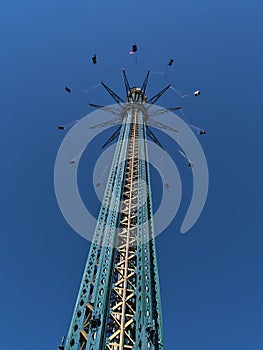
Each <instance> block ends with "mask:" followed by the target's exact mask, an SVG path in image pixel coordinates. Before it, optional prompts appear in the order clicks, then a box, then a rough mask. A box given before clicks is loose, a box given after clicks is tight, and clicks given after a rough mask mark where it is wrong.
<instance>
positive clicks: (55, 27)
mask: <svg viewBox="0 0 263 350" xmlns="http://www.w3.org/2000/svg"><path fill="white" fill-rule="evenodd" d="M262 10H263V5H262V2H260V1H250V2H240V1H233V0H229V1H213V2H211V1H204V0H201V1H168V0H164V1H162V2H161V1H158V2H157V1H151V2H150V1H149V2H146V1H133V2H132V3H131V2H129V3H128V2H123V1H111V2H107V1H105V0H103V1H97V2H95V1H94V2H89V1H80V0H76V1H74V2H72V1H67V0H66V1H60V0H58V1H55V2H54V1H50V0H46V1H37V2H36V1H29V0H28V1H23V2H20V1H9V2H7V1H6V2H5V3H2V4H1V11H0V13H1V14H0V16H1V21H0V30H1V33H2V38H1V55H0V65H1V84H0V89H1V97H2V104H1V105H2V113H1V114H2V127H1V141H2V147H1V149H2V156H1V162H2V172H1V177H2V179H1V183H2V195H1V207H2V209H1V212H2V214H3V215H2V233H1V244H0V259H1V264H0V266H1V267H0V269H1V276H2V277H1V289H0V293H1V294H0V295H1V298H0V300H1V301H0V303H1V316H0V322H1V333H2V335H1V348H3V349H11V350H13V349H17V348H19V349H26V350H31V349H35V348H36V347H37V348H38V349H39V350H44V349H45V350H46V349H56V347H57V345H58V343H59V341H60V338H61V336H62V335H64V334H66V332H67V329H68V326H69V322H70V318H71V313H72V309H73V305H74V302H75V298H76V295H77V291H78V286H79V282H80V278H81V275H82V271H83V267H84V264H85V260H86V256H87V254H88V249H89V243H88V242H87V241H85V240H84V239H82V238H81V237H80V236H78V235H77V234H76V233H74V232H73V231H72V230H71V228H70V227H69V226H68V224H67V223H66V221H65V220H64V218H63V216H62V215H61V213H60V210H59V208H58V205H57V202H56V198H55V194H54V187H53V171H54V162H55V158H56V154H57V150H58V148H59V145H60V143H61V141H62V138H63V134H62V133H59V132H58V130H57V125H58V124H60V123H61V122H70V121H72V120H75V119H80V118H81V117H83V116H84V115H85V114H87V113H89V112H91V111H92V109H91V108H90V107H88V102H94V103H101V104H111V103H112V100H111V99H110V97H109V96H108V95H107V94H106V93H105V92H104V91H103V90H102V89H100V88H98V89H96V90H94V91H91V93H90V94H83V93H82V91H83V89H87V88H90V87H92V86H94V85H96V84H98V82H99V81H100V80H101V79H103V80H104V81H105V82H106V83H107V84H109V85H110V86H111V87H112V89H114V90H116V92H118V93H119V94H122V96H123V94H124V89H123V83H122V79H121V68H122V67H125V68H126V69H127V73H128V76H129V78H130V80H131V83H132V84H136V83H138V84H140V83H141V81H142V79H143V77H144V74H145V72H146V70H147V69H148V68H150V69H151V70H153V71H162V70H163V69H164V67H165V65H166V62H167V60H168V59H169V58H171V57H173V58H174V59H175V66H174V67H173V70H171V73H170V76H169V78H170V79H171V81H172V83H173V85H174V86H175V87H176V88H178V89H179V90H180V91H183V92H188V91H193V90H194V89H196V88H198V89H200V90H201V91H202V94H201V95H200V98H198V99H196V100H194V99H189V100H185V101H184V104H183V108H184V111H185V113H186V115H187V116H188V118H189V120H190V121H191V122H192V123H193V124H197V125H200V126H202V127H204V128H205V129H206V130H207V135H205V137H204V138H202V139H201V143H202V146H203V148H204V151H205V154H206V157H207V161H208V165H209V174H210V188H209V195H208V199H207V203H206V206H205V208H204V211H203V213H202V215H201V217H200V218H199V220H198V222H197V223H196V225H195V226H194V227H193V228H192V229H191V231H190V232H189V233H188V234H187V235H181V234H180V233H179V228H180V225H181V222H182V219H183V216H184V210H185V208H186V206H187V199H189V193H190V192H189V188H188V187H189V186H190V184H191V183H190V178H189V171H188V170H189V169H188V168H187V167H183V162H182V161H181V162H180V161H179V164H178V167H179V166H181V169H180V172H181V175H182V178H184V176H185V185H184V188H185V192H186V193H185V196H186V197H185V198H186V199H185V202H183V204H182V208H181V209H180V211H179V213H178V215H177V217H176V219H175V220H174V222H173V223H172V224H171V225H170V226H169V227H168V228H167V229H166V231H165V232H164V233H163V234H162V235H161V236H159V237H158V239H157V247H158V260H159V271H160V281H161V292H162V293H161V294H162V306H163V321H164V335H165V346H166V349H168V350H170V349H171V350H173V349H175V350H193V349H198V350H199V349H200V350H210V349H213V350H219V349H220V350H230V349H231V350H232V349H239V350H248V349H249V350H251V349H252V350H261V349H262V346H263V334H262V320H263V317H262V314H263V304H262V293H263V282H262V262H263V261H262V260H263V259H262V243H263V238H262V229H261V228H262V221H261V215H262V214H261V210H260V209H261V208H262V206H261V208H260V204H261V199H262V184H261V180H260V179H261V178H262V170H263V165H262V161H261V160H262V154H261V150H262V146H261V142H260V141H261V139H262V136H261V134H262V127H263V123H262V106H261V101H262V82H261V78H262V61H263V50H262V44H261V42H262V35H263V29H262ZM133 42H136V43H137V44H138V48H139V51H138V62H139V65H138V66H136V65H135V63H134V61H133V60H132V59H131V57H130V56H129V55H128V52H129V50H130V45H131V44H132V43H133ZM94 52H96V53H97V56H98V60H99V62H100V64H98V66H93V65H92V63H91V60H90V57H91V56H92V54H93V53H94ZM105 67H106V68H107V74H105ZM166 83H167V82H165V80H164V79H163V80H162V77H161V76H159V77H158V76H157V75H154V76H152V77H151V80H150V83H149V95H151V94H152V93H155V92H156V90H157V89H158V88H161V87H163V86H165V84H166ZM65 85H69V86H71V87H72V94H70V95H69V94H66V93H65V91H64V87H65ZM159 102H160V103H159V104H160V105H163V106H165V107H169V106H173V105H177V104H179V103H181V101H180V100H179V99H178V96H176V95H175V94H173V93H171V91H170V92H169V93H167V95H166V96H164V97H163V98H162V99H161V100H160V101H159ZM163 142H165V140H164V141H163ZM82 166H83V167H85V166H84V165H82ZM186 168H187V169H186ZM188 184H189V186H188ZM155 192H156V197H158V196H159V195H160V191H159V190H158V189H156V191H155ZM156 200H157V199H156Z"/></svg>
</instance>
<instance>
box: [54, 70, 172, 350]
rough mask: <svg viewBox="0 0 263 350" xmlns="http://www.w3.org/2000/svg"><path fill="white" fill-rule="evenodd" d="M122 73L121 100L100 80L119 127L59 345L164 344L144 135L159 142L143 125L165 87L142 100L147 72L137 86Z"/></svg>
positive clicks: (78, 348)
mask: <svg viewBox="0 0 263 350" xmlns="http://www.w3.org/2000/svg"><path fill="white" fill-rule="evenodd" d="M123 76H124V83H125V88H126V102H125V101H123V100H122V99H121V98H120V97H119V96H118V95H116V94H115V93H114V92H113V91H112V90H111V89H109V88H108V87H107V86H106V85H105V84H104V83H102V85H103V86H104V88H105V89H106V90H107V91H108V92H109V93H110V95H111V96H112V97H113V98H114V100H115V101H116V102H117V103H118V104H119V106H120V108H121V115H120V120H121V125H120V126H119V128H118V130H117V131H116V132H115V133H114V134H113V135H112V137H111V138H110V139H109V140H108V141H107V142H106V144H108V143H110V142H111V141H112V140H113V139H114V138H118V142H117V144H116V149H115V154H114V157H113V161H112V165H111V169H110V172H109V177H108V182H107V184H106V188H105V192H104V197H103V201H102V204H101V209H100V212H99V216H98V220H97V226H96V229H95V232H94V237H93V242H92V245H91V248H90V252H89V256H88V259H87V263H86V267H85V270H84V274H83V278H82V281H81V285H80V290H79V294H78V297H77V301H76V305H75V309H74V312H73V316H72V320H71V324H70V327H69V331H68V335H67V337H66V339H65V342H64V340H62V343H61V345H60V346H59V349H60V350H62V349H65V350H84V349H89V350H104V349H108V350H121V349H133V350H135V349H142V350H145V349H152V350H153V349H154V350H155V349H158V350H159V349H160V350H161V349H164V345H163V331H162V317H161V304H160V287H159V276H158V267H157V259H156V246H155V236H154V227H153V208H152V198H151V183H150V172H149V163H148V154H147V141H146V138H147V136H148V137H150V138H151V139H152V140H153V141H154V142H156V143H157V144H159V143H158V140H157V139H156V138H155V136H154V135H153V133H152V132H151V131H150V130H149V128H148V126H147V118H148V108H149V106H150V105H152V104H154V103H155V102H156V101H157V100H158V98H159V97H160V96H161V95H162V94H163V93H164V92H165V91H166V90H167V89H168V88H169V86H170V85H169V86H167V87H166V88H165V89H163V90H162V91H160V92H159V93H158V94H156V95H155V96H154V97H152V98H151V99H149V100H147V97H146V95H145V91H146V87H147V83H148V77H149V72H148V73H147V75H146V78H145V80H144V82H143V84H142V87H141V88H136V87H134V88H131V87H130V86H129V83H128V80H127V77H126V74H125V71H123ZM93 106H95V107H97V108H102V106H97V105H93ZM159 145H160V144H159Z"/></svg>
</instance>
